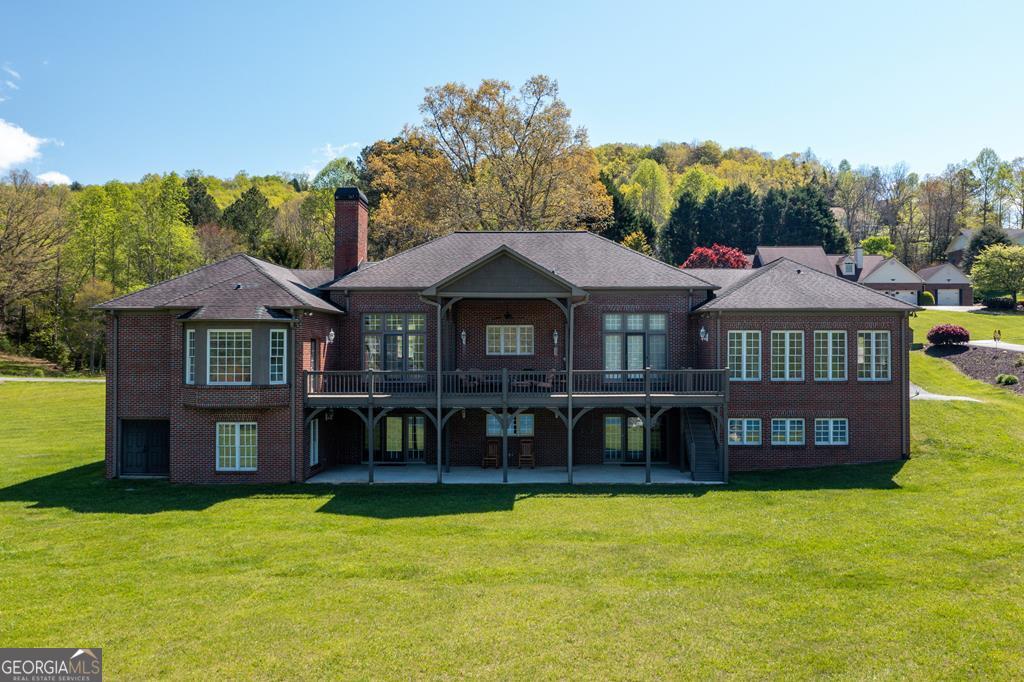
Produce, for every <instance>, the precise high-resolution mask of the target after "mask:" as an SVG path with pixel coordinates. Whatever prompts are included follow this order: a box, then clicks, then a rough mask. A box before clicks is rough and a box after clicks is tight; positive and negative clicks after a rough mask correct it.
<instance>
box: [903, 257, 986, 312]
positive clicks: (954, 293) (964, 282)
mask: <svg viewBox="0 0 1024 682" xmlns="http://www.w3.org/2000/svg"><path fill="white" fill-rule="evenodd" d="M917 274H918V276H920V277H921V279H923V280H924V290H925V291H930V292H931V293H932V296H934V297H935V303H936V305H973V304H974V292H973V291H972V290H971V281H970V280H969V279H967V275H965V274H964V273H963V272H962V271H961V270H960V268H958V267H956V266H955V265H953V264H952V263H940V264H939V265H931V266H929V267H927V268H922V269H921V270H918V271H917Z"/></svg>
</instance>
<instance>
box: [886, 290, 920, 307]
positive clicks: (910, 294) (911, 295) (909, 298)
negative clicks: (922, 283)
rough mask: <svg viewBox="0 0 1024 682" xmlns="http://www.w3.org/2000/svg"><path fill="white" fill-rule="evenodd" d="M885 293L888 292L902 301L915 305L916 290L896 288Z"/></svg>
mask: <svg viewBox="0 0 1024 682" xmlns="http://www.w3.org/2000/svg"><path fill="white" fill-rule="evenodd" d="M885 293H887V294H889V295H890V296H892V297H893V298H898V299H899V300H901V301H903V302H904V303H909V304H911V305H917V292H916V291H905V290H903V289H898V290H896V291H887V292H885Z"/></svg>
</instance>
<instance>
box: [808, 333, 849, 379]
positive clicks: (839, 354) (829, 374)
mask: <svg viewBox="0 0 1024 682" xmlns="http://www.w3.org/2000/svg"><path fill="white" fill-rule="evenodd" d="M814 380H815V381H846V332H844V331H833V330H818V331H815V332H814Z"/></svg>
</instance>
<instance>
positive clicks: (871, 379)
mask: <svg viewBox="0 0 1024 682" xmlns="http://www.w3.org/2000/svg"><path fill="white" fill-rule="evenodd" d="M861 334H870V335H871V337H872V338H874V337H875V335H878V334H885V338H886V340H887V342H888V343H886V351H885V353H886V363H885V369H886V376H884V377H879V376H877V369H878V362H877V358H878V354H877V353H876V354H875V355H873V356H872V363H871V365H870V367H871V376H870V377H862V376H861V375H860V364H861V363H860V356H861V353H860V336H861ZM873 347H874V348H877V344H874V343H873ZM857 381H867V382H872V383H878V382H886V381H892V334H891V333H890V332H889V330H888V329H858V330H857Z"/></svg>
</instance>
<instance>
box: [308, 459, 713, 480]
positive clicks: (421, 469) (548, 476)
mask: <svg viewBox="0 0 1024 682" xmlns="http://www.w3.org/2000/svg"><path fill="white" fill-rule="evenodd" d="M368 474H369V468H368V467H367V466H366V465H349V466H340V467H335V468H333V469H328V470H327V471H324V472H322V473H319V474H317V475H316V476H313V477H312V478H310V479H309V480H307V481H306V483H313V484H329V485H339V484H344V483H363V484H365V483H366V482H367V478H368ZM443 481H444V483H446V484H452V485H481V484H485V485H488V484H498V485H501V469H481V468H480V467H452V469H451V471H447V472H444V474H443ZM373 482H374V483H387V484H393V483H402V484H406V483H426V484H430V483H436V482H437V469H435V468H434V467H432V466H429V465H423V464H419V465H417V464H410V465H407V466H388V465H385V466H380V465H378V466H376V467H374V470H373ZM508 482H509V484H510V485H533V484H538V483H541V484H545V483H546V484H565V483H567V482H568V481H567V474H566V471H565V469H564V468H561V467H538V468H536V469H512V468H510V469H509V470H508ZM651 482H652V483H655V484H659V485H704V484H703V483H699V482H695V481H694V480H693V479H692V478H691V477H690V473H689V472H683V471H679V470H678V469H675V468H673V467H670V466H668V465H667V464H654V465H652V466H651ZM573 483H575V484H584V485H592V484H600V485H643V484H644V467H642V466H621V465H618V464H605V465H591V466H578V467H574V468H573Z"/></svg>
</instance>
